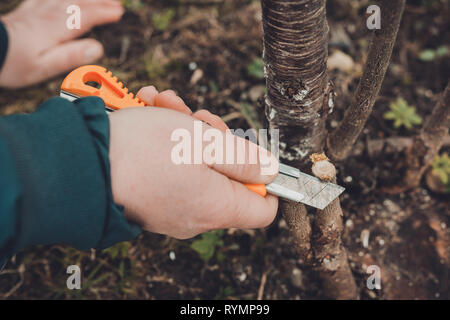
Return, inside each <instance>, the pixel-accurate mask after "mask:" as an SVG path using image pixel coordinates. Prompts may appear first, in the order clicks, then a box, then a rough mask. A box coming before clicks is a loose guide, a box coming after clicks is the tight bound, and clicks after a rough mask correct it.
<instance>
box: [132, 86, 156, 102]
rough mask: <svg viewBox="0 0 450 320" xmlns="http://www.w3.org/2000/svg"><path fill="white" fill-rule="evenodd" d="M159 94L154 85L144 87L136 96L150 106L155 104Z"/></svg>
mask: <svg viewBox="0 0 450 320" xmlns="http://www.w3.org/2000/svg"><path fill="white" fill-rule="evenodd" d="M157 95H158V90H156V88H155V87H154V86H148V87H144V88H142V89H141V90H139V92H138V93H137V95H136V97H138V98H139V99H141V100H142V101H144V102H145V103H146V104H148V105H149V106H154V105H155V98H156V96H157Z"/></svg>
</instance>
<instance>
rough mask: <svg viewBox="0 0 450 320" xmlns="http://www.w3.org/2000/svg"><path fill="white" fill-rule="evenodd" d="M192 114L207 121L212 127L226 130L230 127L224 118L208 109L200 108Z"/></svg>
mask: <svg viewBox="0 0 450 320" xmlns="http://www.w3.org/2000/svg"><path fill="white" fill-rule="evenodd" d="M192 116H193V117H194V118H196V119H198V120H202V121H204V122H206V123H207V124H209V125H210V126H211V127H213V128H216V129H219V130H221V131H226V130H228V129H229V128H228V126H227V125H226V124H225V122H224V121H223V120H222V118H220V117H218V116H216V115H215V114H212V113H211V112H209V111H208V110H199V111H197V112H195V113H194V114H193V115H192Z"/></svg>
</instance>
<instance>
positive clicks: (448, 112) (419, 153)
mask: <svg viewBox="0 0 450 320" xmlns="http://www.w3.org/2000/svg"><path fill="white" fill-rule="evenodd" d="M449 127H450V81H449V82H448V83H447V87H446V88H445V91H444V92H443V93H442V95H441V97H440V99H439V101H438V102H437V103H436V106H435V107H434V108H433V112H432V114H431V115H430V116H429V117H428V118H427V119H426V120H425V123H424V125H423V127H422V129H421V130H420V134H419V135H417V136H416V137H415V138H414V142H413V145H412V147H411V148H410V149H409V150H408V152H407V158H406V161H407V169H406V173H405V177H404V180H403V183H402V184H401V185H400V186H399V187H400V189H402V190H401V191H404V190H407V189H411V188H414V187H417V186H418V185H419V183H420V179H421V178H422V175H423V173H424V172H425V170H426V169H427V168H428V167H429V166H430V164H431V162H432V161H433V159H434V157H436V155H437V154H438V152H439V149H440V148H441V146H442V144H443V143H444V140H445V138H446V137H447V136H448V131H449Z"/></svg>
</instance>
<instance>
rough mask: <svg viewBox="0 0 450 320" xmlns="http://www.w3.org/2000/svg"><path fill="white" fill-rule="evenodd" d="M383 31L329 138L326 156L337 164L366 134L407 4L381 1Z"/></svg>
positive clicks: (375, 37) (377, 33)
mask: <svg viewBox="0 0 450 320" xmlns="http://www.w3.org/2000/svg"><path fill="white" fill-rule="evenodd" d="M380 7H381V29H379V30H376V31H375V32H374V34H373V37H372V41H371V43H370V47H369V55H368V57H367V62H366V65H365V67H364V72H363V75H362V77H361V80H360V82H359V85H358V88H357V89H356V92H355V95H354V97H353V100H352V103H351V105H350V107H349V108H347V110H346V112H345V115H344V119H343V120H342V121H341V123H340V124H339V126H338V127H337V128H336V130H335V131H334V132H332V133H331V134H330V135H329V136H328V138H327V153H328V155H329V156H330V157H331V159H333V160H335V161H339V160H343V159H345V158H346V157H347V155H348V153H349V151H350V150H351V148H352V146H353V144H354V143H355V141H356V139H357V138H358V136H359V135H360V133H361V131H362V130H363V128H364V126H365V124H366V121H367V119H368V118H369V116H370V114H371V113H372V108H373V105H374V103H375V100H376V98H377V96H378V93H379V91H380V89H381V85H382V83H383V79H384V76H385V74H386V70H387V68H388V66H389V60H390V58H391V54H392V49H393V48H394V44H395V40H396V38H397V32H398V29H399V26H400V21H401V17H402V14H403V10H404V7H405V0H382V1H381V5H380Z"/></svg>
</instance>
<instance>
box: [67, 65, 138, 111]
mask: <svg viewBox="0 0 450 320" xmlns="http://www.w3.org/2000/svg"><path fill="white" fill-rule="evenodd" d="M88 82H94V83H97V84H98V85H99V88H96V87H93V86H90V85H88V84H87V83H88ZM61 89H62V90H63V91H66V92H68V93H72V94H74V95H76V96H79V97H89V96H95V97H100V98H102V99H103V101H104V102H105V105H106V106H107V107H108V108H110V109H114V110H118V109H123V108H129V107H145V106H146V104H145V103H144V102H143V101H142V100H140V99H138V98H135V97H134V95H133V93H131V92H129V91H128V89H127V88H126V87H124V85H123V83H122V82H119V81H118V79H117V77H114V76H113V75H112V73H111V71H107V70H106V69H105V68H103V67H100V66H94V65H88V66H83V67H79V68H77V69H75V70H73V71H72V72H71V73H70V74H69V75H68V76H67V77H66V78H65V79H64V81H63V83H62V86H61Z"/></svg>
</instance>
